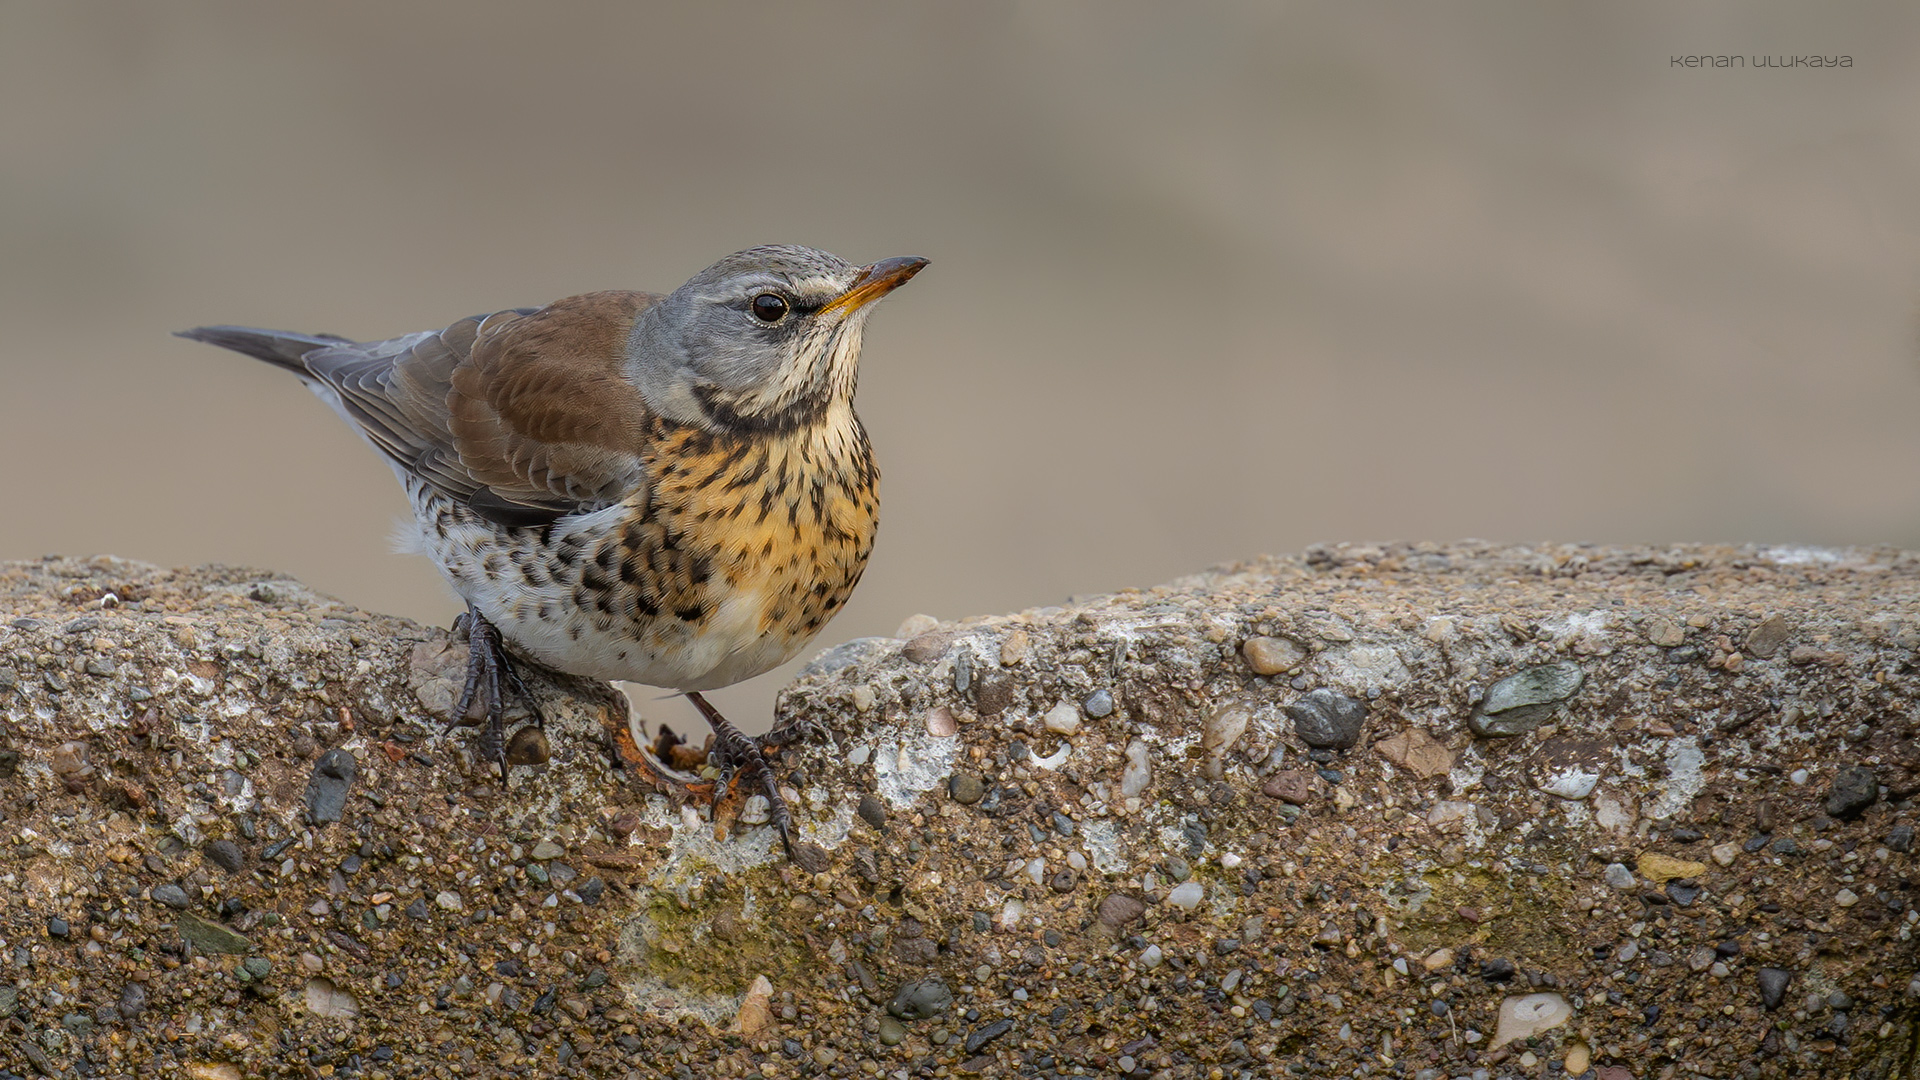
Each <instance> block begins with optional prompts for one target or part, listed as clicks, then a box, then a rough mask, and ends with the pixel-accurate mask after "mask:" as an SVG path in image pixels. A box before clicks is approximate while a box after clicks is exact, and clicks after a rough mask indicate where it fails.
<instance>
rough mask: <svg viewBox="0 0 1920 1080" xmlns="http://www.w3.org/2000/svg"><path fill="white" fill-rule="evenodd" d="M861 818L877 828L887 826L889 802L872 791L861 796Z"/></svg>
mask: <svg viewBox="0 0 1920 1080" xmlns="http://www.w3.org/2000/svg"><path fill="white" fill-rule="evenodd" d="M860 820H862V821H864V822H866V823H867V824H869V825H871V826H873V827H874V828H876V829H884V828H886V827H887V804H886V803H883V802H881V801H880V799H879V798H878V797H877V796H875V795H874V794H873V793H872V792H868V793H867V794H865V795H862V796H860Z"/></svg>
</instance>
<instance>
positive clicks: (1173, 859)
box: [1160, 855, 1193, 881]
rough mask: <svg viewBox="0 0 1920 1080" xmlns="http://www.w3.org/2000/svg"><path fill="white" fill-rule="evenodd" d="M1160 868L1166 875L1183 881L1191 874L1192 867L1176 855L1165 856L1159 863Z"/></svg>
mask: <svg viewBox="0 0 1920 1080" xmlns="http://www.w3.org/2000/svg"><path fill="white" fill-rule="evenodd" d="M1160 868H1161V869H1162V870H1165V871H1166V872H1167V876H1168V877H1170V878H1172V879H1173V880H1175V881H1185V880H1187V879H1188V878H1189V877H1192V876H1193V867H1191V866H1188V865H1187V860H1185V859H1183V858H1181V857H1180V856H1178V855H1169V856H1167V857H1166V859H1164V860H1162V862H1161V863H1160Z"/></svg>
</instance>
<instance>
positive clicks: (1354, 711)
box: [1287, 687, 1367, 750]
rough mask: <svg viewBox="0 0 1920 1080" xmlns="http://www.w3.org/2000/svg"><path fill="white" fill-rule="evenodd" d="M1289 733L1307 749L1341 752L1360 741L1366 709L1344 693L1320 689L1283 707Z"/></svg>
mask: <svg viewBox="0 0 1920 1080" xmlns="http://www.w3.org/2000/svg"><path fill="white" fill-rule="evenodd" d="M1287 715H1288V716H1290V717H1292V718H1293V730H1294V732H1295V734H1297V735H1299V736H1300V741H1302V742H1304V743H1306V744H1307V745H1308V746H1315V747H1325V748H1328V749H1333V750H1345V749H1347V748H1348V747H1350V746H1352V745H1353V744H1354V743H1357V742H1359V741H1360V727H1361V725H1362V724H1363V723H1365V722H1366V719H1367V707H1366V705H1365V704H1364V703H1362V702H1359V701H1355V700H1354V699H1352V698H1350V697H1347V696H1346V695H1345V694H1342V693H1339V692H1338V691H1335V690H1328V689H1326V688H1325V687H1322V688H1321V689H1319V690H1314V691H1312V692H1310V693H1306V694H1302V695H1301V696H1300V700H1298V701H1296V702H1294V703H1293V704H1291V705H1289V706H1287Z"/></svg>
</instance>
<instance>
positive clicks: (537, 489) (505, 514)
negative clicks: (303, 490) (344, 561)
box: [320, 290, 660, 524]
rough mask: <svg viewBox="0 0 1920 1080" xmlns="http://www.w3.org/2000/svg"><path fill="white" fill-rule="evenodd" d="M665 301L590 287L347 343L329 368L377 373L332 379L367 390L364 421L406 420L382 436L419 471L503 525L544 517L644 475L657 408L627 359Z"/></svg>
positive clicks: (594, 500)
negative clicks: (644, 316)
mask: <svg viewBox="0 0 1920 1080" xmlns="http://www.w3.org/2000/svg"><path fill="white" fill-rule="evenodd" d="M659 299H660V297H658V296H657V295H655V294H652V293H644V292H632V291H613V290H609V291H605V292H593V293H584V294H581V295H579V296H570V297H566V298H565V299H561V300H556V301H554V302H553V303H551V304H547V305H546V306H544V307H538V308H511V309H507V310H504V311H496V312H492V313H490V314H485V315H475V316H471V317H469V318H466V319H461V320H458V321H456V322H454V323H452V324H451V325H449V326H447V327H446V328H444V329H442V330H439V331H436V332H429V333H424V334H416V335H409V336H407V337H405V338H396V339H394V340H392V341H389V342H375V343H371V344H368V345H362V346H343V347H341V348H340V349H338V350H337V351H338V352H339V353H340V361H339V362H335V363H326V362H322V363H321V365H320V367H321V368H322V369H326V368H330V367H331V368H338V369H339V371H338V375H348V374H350V372H351V371H352V370H353V369H358V370H360V371H364V372H365V373H366V374H367V375H368V376H377V377H373V378H365V377H363V378H358V379H351V378H348V379H342V378H337V377H328V379H327V381H329V382H334V383H335V384H336V385H342V388H343V389H345V390H346V391H347V392H348V393H349V394H350V395H353V396H357V397H361V398H365V399H367V400H366V401H365V402H364V403H363V404H364V405H365V406H367V407H364V408H362V409H360V410H359V411H360V412H364V413H366V414H368V416H367V419H365V420H362V425H363V426H365V427H369V428H376V427H385V428H393V429H398V430H396V431H394V433H393V434H394V436H395V437H391V438H388V439H384V440H383V439H380V438H379V436H380V434H381V433H380V432H379V431H374V432H373V434H374V435H375V437H376V440H377V441H380V442H382V443H383V444H384V443H386V442H393V443H396V444H403V445H402V446H401V447H399V448H400V449H402V450H403V452H402V453H396V455H395V456H396V458H397V459H399V460H400V461H401V462H402V464H403V465H405V466H406V467H407V468H408V469H409V471H411V472H413V473H414V474H415V475H416V476H419V477H420V478H421V479H422V480H424V481H426V482H427V483H428V484H430V485H432V486H433V487H435V488H437V489H439V490H440V491H441V492H442V493H443V494H446V495H449V496H451V497H454V498H456V499H458V500H460V501H462V502H465V503H466V504H467V505H469V506H470V507H471V508H472V509H474V510H475V511H477V512H479V513H481V514H483V515H485V516H487V517H489V518H492V519H493V520H495V521H496V522H499V523H501V524H534V523H538V522H539V521H541V520H552V519H553V518H554V517H556V516H559V515H563V514H567V513H574V512H579V511H582V510H589V509H593V508H596V507H599V506H604V505H607V504H609V503H612V502H618V501H620V500H621V499H623V498H625V497H627V496H628V495H630V494H631V493H632V492H633V491H634V490H636V489H637V488H638V487H640V486H641V485H642V484H644V483H645V480H646V477H645V465H644V461H643V450H644V446H645V442H646V439H647V437H648V432H649V430H650V426H651V423H652V412H651V410H649V409H648V407H647V404H646V401H645V399H644V398H643V397H642V396H641V394H640V391H639V390H638V389H637V388H636V387H635V386H634V385H633V384H632V383H631V382H630V381H628V379H627V378H626V377H625V374H624V371H623V367H624V360H625V356H626V342H627V338H628V336H629V335H630V334H631V332H632V330H633V325H634V321H635V320H636V319H638V318H639V316H640V313H641V312H643V311H645V310H646V309H647V308H648V307H650V306H652V305H653V304H655V303H657V302H658V301H659ZM328 351H329V352H333V351H335V350H328ZM320 374H322V375H323V377H325V376H327V375H328V372H326V371H325V370H323V371H321V372H320ZM343 384H344V385H343ZM369 421H377V422H378V423H369Z"/></svg>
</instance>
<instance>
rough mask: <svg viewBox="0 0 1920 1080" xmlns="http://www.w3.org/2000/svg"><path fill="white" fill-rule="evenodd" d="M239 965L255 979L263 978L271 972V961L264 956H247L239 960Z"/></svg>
mask: <svg viewBox="0 0 1920 1080" xmlns="http://www.w3.org/2000/svg"><path fill="white" fill-rule="evenodd" d="M240 967H241V968H242V969H244V970H245V971H246V973H247V974H248V975H249V976H251V977H253V978H255V979H264V978H266V977H267V976H268V975H271V974H273V961H271V960H269V959H267V958H266V957H264V956H249V957H247V958H246V959H245V960H242V961H240Z"/></svg>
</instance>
